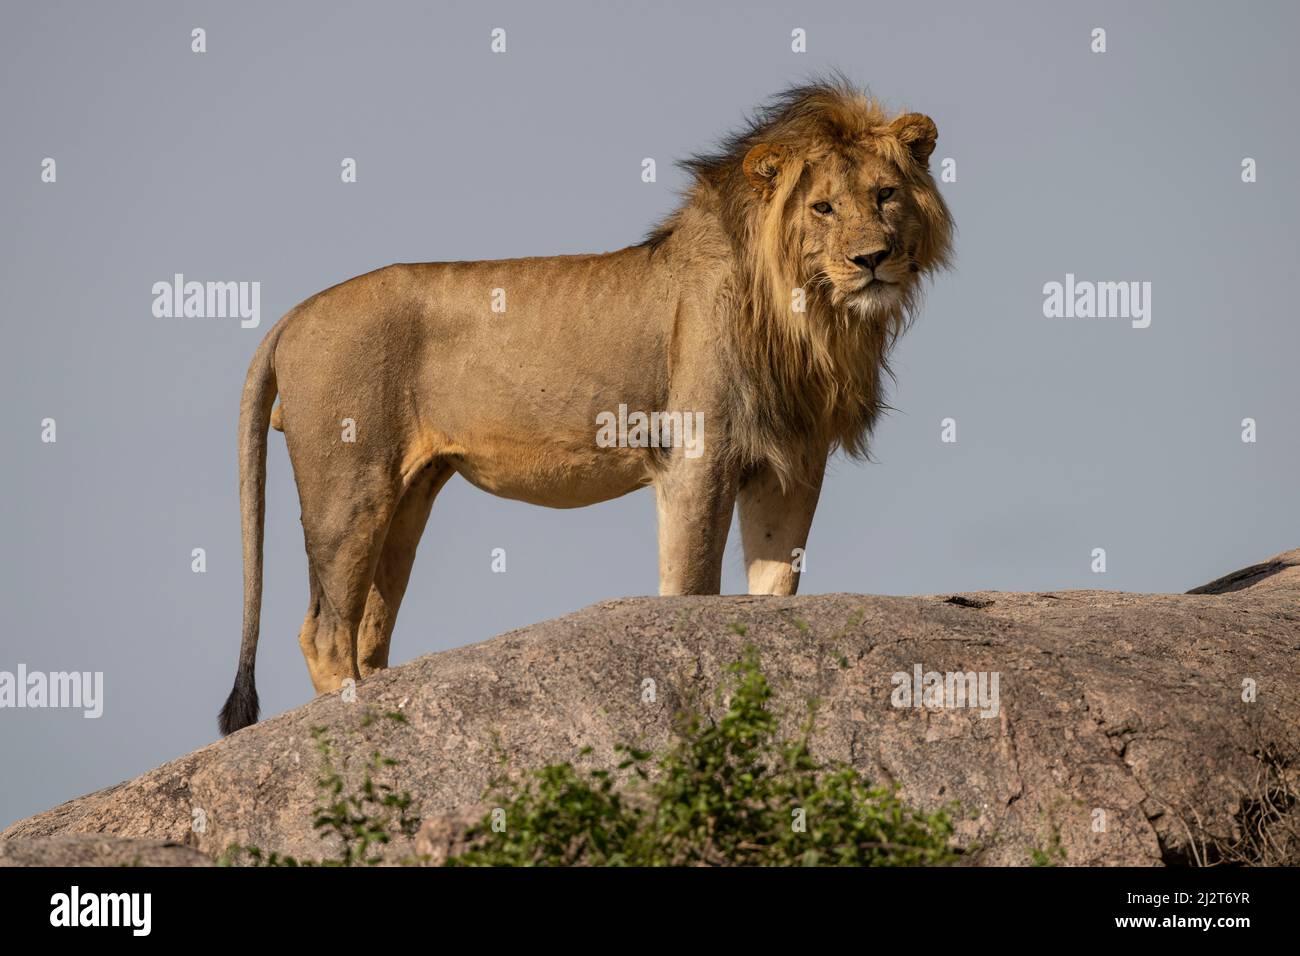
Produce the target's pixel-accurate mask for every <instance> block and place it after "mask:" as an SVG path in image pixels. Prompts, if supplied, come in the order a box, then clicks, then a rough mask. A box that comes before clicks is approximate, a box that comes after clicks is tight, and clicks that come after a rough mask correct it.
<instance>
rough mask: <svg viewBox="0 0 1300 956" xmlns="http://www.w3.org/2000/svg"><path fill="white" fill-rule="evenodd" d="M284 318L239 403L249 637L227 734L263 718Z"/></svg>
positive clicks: (225, 721) (223, 718)
mask: <svg viewBox="0 0 1300 956" xmlns="http://www.w3.org/2000/svg"><path fill="white" fill-rule="evenodd" d="M282 328H283V323H280V324H279V325H278V326H277V327H276V328H274V329H272V330H271V332H270V333H269V334H268V335H267V336H266V338H264V339H263V340H262V344H261V345H259V346H258V347H257V351H256V352H255V353H253V361H252V363H251V364H250V365H249V367H248V377H247V378H245V379H244V394H243V397H242V398H241V399H240V403H239V514H240V518H241V524H242V535H243V545H244V636H243V640H242V641H241V642H240V645H239V669H238V670H237V671H236V672H235V686H234V687H233V688H232V689H231V691H230V696H229V697H228V698H226V705H225V706H224V707H222V708H221V714H220V716H219V717H218V718H217V722H218V725H219V726H220V727H221V732H222V734H233V733H234V732H235V731H236V730H239V729H240V728H243V727H247V726H248V725H249V724H254V723H257V710H258V705H257V685H256V684H255V683H254V681H253V665H254V663H255V661H256V660H257V632H258V624H259V620H260V618H261V614H262V531H263V528H264V526H265V519H266V430H267V427H268V426H269V425H270V423H271V406H272V405H274V404H275V395H276V381H275V364H274V356H275V345H276V342H277V341H278V340H279V338H280V331H281V329H282Z"/></svg>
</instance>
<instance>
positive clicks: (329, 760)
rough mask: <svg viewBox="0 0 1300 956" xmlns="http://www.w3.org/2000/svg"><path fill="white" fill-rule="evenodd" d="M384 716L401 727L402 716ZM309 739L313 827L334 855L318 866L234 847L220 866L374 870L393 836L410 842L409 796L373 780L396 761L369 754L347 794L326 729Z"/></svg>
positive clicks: (413, 822)
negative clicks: (316, 758)
mask: <svg viewBox="0 0 1300 956" xmlns="http://www.w3.org/2000/svg"><path fill="white" fill-rule="evenodd" d="M384 716H386V717H388V718H389V719H392V720H398V721H400V722H401V723H405V722H406V718H405V717H404V716H403V715H401V714H386V715H384ZM373 719H374V718H373V715H370V714H367V715H366V720H365V722H364V723H363V726H365V725H368V724H369V723H370V722H371V721H372V720H373ZM312 737H313V738H314V739H315V741H316V752H317V753H318V754H319V755H320V764H321V772H320V776H319V777H318V778H317V779H316V789H317V792H318V794H319V796H318V797H317V802H316V807H315V810H314V813H315V818H314V820H313V821H312V826H313V827H315V829H316V832H317V833H318V834H319V835H320V838H321V839H322V840H328V839H329V838H330V837H331V836H332V837H336V838H337V840H338V854H337V855H336V856H334V857H332V858H327V859H323V860H309V859H298V858H296V857H292V856H282V855H280V854H279V853H275V852H271V853H266V852H263V851H262V850H261V849H260V848H259V847H255V846H241V845H239V844H234V845H232V846H230V847H229V848H228V849H227V850H226V852H225V854H224V855H223V856H222V858H221V860H220V863H221V864H222V865H223V866H241V865H244V866H375V865H376V864H379V863H382V862H383V856H382V855H381V853H380V851H381V849H382V848H383V847H385V846H387V845H388V843H389V842H390V841H391V840H392V838H393V836H394V835H395V834H400V835H401V836H403V837H406V838H407V839H410V838H411V837H413V836H415V831H416V830H417V829H419V826H420V820H419V818H418V817H417V816H416V815H415V813H414V810H413V802H412V799H411V795H410V794H409V793H407V792H405V791H402V792H400V793H399V792H398V791H397V790H396V789H394V788H393V786H392V785H391V784H388V783H385V782H383V781H382V780H379V779H377V778H378V777H379V775H380V773H381V772H383V771H386V770H388V769H389V768H392V767H396V766H398V761H396V760H392V759H389V758H388V757H384V756H381V755H380V754H379V753H378V752H374V753H372V754H371V755H370V758H369V759H368V760H367V761H366V765H365V768H364V771H363V774H362V780H361V786H360V788H358V789H356V790H354V791H351V792H349V791H348V790H347V787H346V781H345V780H344V777H343V773H342V772H341V771H340V770H339V769H338V767H337V766H336V765H335V760H334V747H333V745H332V744H331V743H330V741H329V738H327V737H326V736H325V728H324V727H316V728H313V730H312Z"/></svg>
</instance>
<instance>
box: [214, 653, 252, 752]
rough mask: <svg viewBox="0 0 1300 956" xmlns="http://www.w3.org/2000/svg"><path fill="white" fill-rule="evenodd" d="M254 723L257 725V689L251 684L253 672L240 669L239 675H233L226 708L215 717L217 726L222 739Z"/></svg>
mask: <svg viewBox="0 0 1300 956" xmlns="http://www.w3.org/2000/svg"><path fill="white" fill-rule="evenodd" d="M255 723H257V687H256V685H254V683H253V672H252V671H251V670H244V668H242V667H241V668H240V669H239V673H237V674H236V675H235V686H234V687H233V688H231V691H230V696H229V697H227V698H226V706H225V707H222V708H221V713H220V715H218V717H217V726H219V727H220V728H221V734H222V736H223V737H224V736H227V735H229V734H233V733H234V732H235V731H236V730H243V729H244V728H245V727H248V726H249V725H251V724H255Z"/></svg>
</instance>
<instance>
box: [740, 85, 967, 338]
mask: <svg viewBox="0 0 1300 956" xmlns="http://www.w3.org/2000/svg"><path fill="white" fill-rule="evenodd" d="M937 138H938V129H937V128H936V127H935V125H934V122H933V121H932V120H931V119H930V118H929V117H928V116H923V115H922V114H920V113H904V114H902V115H900V116H897V117H895V118H893V119H890V118H888V117H887V116H886V114H885V113H884V111H883V110H882V109H881V107H880V106H879V104H877V103H876V102H875V101H874V100H872V99H871V98H870V97H868V96H866V95H865V94H862V93H859V92H857V91H855V90H853V89H852V88H850V87H847V86H846V85H845V84H844V83H842V82H835V83H821V84H816V85H813V86H807V87H798V88H796V89H794V90H790V91H789V92H787V93H785V94H784V95H782V96H781V97H780V98H779V99H778V100H777V102H776V104H775V105H773V106H772V107H770V108H769V109H768V110H766V111H764V113H762V114H761V115H760V117H759V118H758V119H757V120H756V121H755V122H754V123H753V124H752V125H751V127H750V128H749V129H748V130H746V131H745V132H744V133H743V134H741V135H740V136H739V137H737V138H736V139H735V140H733V141H732V142H731V143H730V144H729V146H730V149H729V152H731V153H732V155H733V156H734V155H738V154H739V153H740V151H741V149H743V150H744V153H743V158H742V159H741V161H740V164H739V170H740V173H741V175H742V176H743V177H744V180H745V185H746V186H748V190H745V189H740V190H738V191H736V192H734V193H733V195H732V199H733V209H732V214H733V216H736V217H737V218H739V219H740V220H741V221H743V223H744V225H745V227H746V232H747V234H748V237H749V238H750V240H751V244H750V247H751V256H750V265H751V269H752V272H753V276H752V278H753V280H754V281H755V282H756V283H757V284H759V285H760V286H766V288H761V289H758V290H756V292H757V293H758V297H759V298H760V300H765V299H766V300H767V301H765V302H764V303H763V304H764V305H765V306H766V307H767V308H769V309H779V310H780V311H782V312H785V311H790V310H788V309H786V308H785V307H784V306H785V303H784V302H782V301H780V300H781V299H786V298H789V297H790V291H791V289H792V288H802V289H804V291H805V293H807V294H808V295H812V296H816V297H819V298H821V299H822V300H823V301H821V302H820V303H819V304H820V305H823V306H825V307H828V308H829V309H830V310H832V311H833V312H836V313H841V312H843V313H847V315H846V318H849V319H852V318H853V317H854V314H856V315H858V316H861V317H864V318H869V319H870V318H874V319H884V320H886V321H888V320H889V319H891V318H895V317H897V318H899V319H902V318H905V317H906V315H907V314H908V313H909V312H910V310H911V308H912V307H913V305H914V304H915V301H916V291H917V288H918V285H919V283H920V281H921V280H922V279H923V278H924V277H925V276H926V275H927V274H928V273H930V272H931V271H932V270H934V269H935V268H936V267H938V266H942V265H944V264H946V262H947V259H948V254H949V248H950V245H951V236H952V219H951V217H950V215H949V213H948V209H947V206H946V205H945V204H944V202H943V198H942V197H941V196H940V195H939V192H938V190H937V189H936V188H935V184H934V180H933V179H932V178H931V176H930V173H929V169H928V164H929V159H930V154H931V153H933V152H934V147H935V142H936V140H937ZM736 206H738V207H739V208H735V207H736ZM768 297H771V298H770V299H769V298H768ZM794 311H796V312H797V309H796V310H794Z"/></svg>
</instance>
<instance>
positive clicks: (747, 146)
mask: <svg viewBox="0 0 1300 956" xmlns="http://www.w3.org/2000/svg"><path fill="white" fill-rule="evenodd" d="M936 136H937V131H936V130H935V126H934V124H933V122H931V121H930V120H929V119H928V118H927V117H925V116H922V115H920V114H916V113H906V114H903V115H901V116H897V117H893V118H891V117H889V116H887V115H886V113H885V112H884V111H883V110H882V108H881V107H880V106H879V104H877V103H876V102H874V101H873V100H871V99H870V98H869V97H867V96H865V95H864V94H862V93H859V92H857V91H856V90H853V89H852V88H850V87H848V86H847V85H846V84H844V83H843V82H840V81H834V82H826V83H815V84H812V85H809V86H803V87H798V88H795V89H792V90H789V91H787V92H786V93H784V94H782V95H781V96H780V97H778V98H777V99H776V100H775V101H774V102H773V104H772V105H771V106H769V107H768V108H766V109H765V110H763V111H761V112H760V113H759V114H758V115H757V116H756V118H755V119H754V121H753V122H752V123H751V124H750V125H749V126H748V127H747V128H746V129H744V130H743V131H741V132H739V133H737V134H736V135H734V136H732V137H731V138H730V139H728V140H727V141H726V142H725V143H724V145H723V147H722V148H721V150H720V151H719V152H718V153H716V154H713V155H708V156H700V157H696V158H694V159H692V160H690V161H689V162H687V163H686V164H685V165H686V167H687V168H688V169H689V170H690V171H691V172H692V173H693V174H694V181H693V185H692V186H691V188H690V190H689V191H688V193H687V195H686V197H685V201H684V202H683V204H682V206H681V207H680V208H679V209H678V210H677V211H676V212H675V213H673V214H672V216H670V217H669V218H668V219H667V220H666V221H665V222H664V223H663V224H662V225H661V226H660V227H658V228H657V229H656V230H654V232H653V233H651V235H650V237H649V238H648V239H647V240H646V241H645V242H643V243H641V244H639V245H636V246H632V247H629V248H627V249H622V250H619V251H617V252H612V253H607V254H603V255H581V256H554V257H549V258H530V259H515V260H504V261H487V262H453V263H426V264H418V265H394V266H389V267H387V268H385V269H380V270H378V271H376V272H371V273H368V274H366V275H363V276H359V277H357V278H355V279H352V280H349V281H348V282H344V283H342V284H341V285H337V286H334V287H333V288H331V289H328V290H326V291H324V292H322V293H320V294H318V295H316V296H313V297H312V298H310V299H308V300H307V301H306V302H303V303H302V304H301V305H299V306H297V307H296V308H295V309H293V310H292V311H291V312H290V313H289V314H288V315H286V316H285V317H284V318H283V319H281V321H280V322H279V323H278V324H277V325H276V326H275V328H273V329H272V330H271V332H270V333H268V335H267V336H266V338H265V340H264V341H263V342H262V344H261V346H260V347H259V348H258V350H257V353H256V354H255V355H254V357H253V361H252V365H251V367H250V369H249V375H248V380H247V382H246V384H245V388H244V397H243V402H242V405H241V409H240V425H239V465H240V507H241V512H242V516H243V542H244V570H245V576H244V633H243V643H242V645H241V652H240V661H239V671H238V676H237V678H236V682H235V688H234V690H233V691H232V692H231V695H230V699H229V700H228V701H227V703H226V707H225V709H224V710H223V711H222V714H221V721H220V723H221V729H222V731H223V732H224V733H230V732H232V731H234V730H237V729H239V728H240V727H243V726H246V725H247V724H249V723H252V722H253V721H254V720H256V718H257V697H256V691H255V690H254V683H253V662H254V657H255V655H256V647H257V635H258V619H259V615H260V604H261V560H262V558H261V550H262V548H261V546H262V528H263V520H264V486H265V474H266V437H267V428H268V426H269V425H271V424H274V425H275V427H277V428H280V429H281V430H282V431H283V432H284V436H285V441H286V443H287V445H288V450H289V456H290V460H291V461H292V464H293V470H294V475H295V477H296V479H297V484H298V492H299V497H300V499H301V504H302V523H303V530H304V536H305V539H306V548H307V557H308V575H309V581H310V586H311V600H310V604H309V607H308V612H307V617H306V619H305V621H304V623H303V628H302V631H301V634H300V635H299V643H300V645H301V647H302V650H303V654H304V656H305V658H306V660H307V666H308V670H309V672H310V674H311V678H312V683H313V685H314V686H315V688H316V691H317V692H318V693H323V692H326V691H331V690H335V689H337V688H338V687H339V686H340V685H341V684H342V682H343V681H345V680H347V679H349V678H360V677H363V676H365V675H366V674H369V673H372V672H374V671H375V670H378V669H380V668H383V667H386V666H387V663H388V647H389V640H390V638H391V636H392V629H393V624H394V622H395V621H396V617H397V611H398V608H399V606H400V604H401V600H402V596H403V594H404V592H405V590H406V584H407V579H408V577H409V574H410V570H411V564H412V562H413V561H414V558H415V549H416V545H417V543H418V541H419V539H420V536H421V534H422V532H423V530H424V525H425V522H426V520H427V518H428V515H429V510H430V507H431V506H432V504H433V500H434V497H435V496H436V494H437V492H438V491H439V489H441V487H442V485H443V484H444V483H445V482H446V481H447V480H448V478H450V477H451V476H452V475H453V474H460V475H461V476H463V477H464V478H466V479H467V480H469V481H470V482H471V483H473V484H474V485H476V486H478V487H479V488H482V489H484V490H486V491H490V492H492V493H493V494H497V495H501V496H503V497H508V498H516V499H519V500H523V501H529V502H533V503H536V504H541V505H548V506H551V507H560V508H570V507H580V506H583V505H588V504H593V503H595V502H598V501H604V500H608V499H610V498H615V497H618V496H620V495H624V494H627V493H628V492H631V491H634V490H636V489H637V488H640V487H642V486H646V485H650V486H653V487H654V489H655V495H656V500H657V504H658V512H659V589H660V592H661V593H663V594H683V593H695V594H709V593H713V594H716V593H717V592H718V590H719V587H720V583H721V566H722V552H723V547H724V545H725V542H726V538H727V532H728V529H729V528H730V523H731V515H732V511H733V508H734V507H735V506H736V505H737V503H738V504H739V510H740V518H741V535H742V541H743V545H744V550H745V560H746V566H747V573H748V578H749V590H750V593H755V594H793V593H794V592H795V589H796V588H797V586H798V571H797V570H796V569H795V568H796V566H797V565H795V564H794V563H793V559H794V556H795V554H796V553H797V549H802V548H804V547H805V545H806V542H807V536H808V530H809V527H810V526H811V523H812V517H813V512H814V510H815V508H816V504H817V498H818V495H819V493H820V488H821V481H822V476H823V473H824V470H825V466H826V459H827V457H828V456H829V455H830V454H831V453H832V452H833V451H834V450H835V449H836V448H842V449H843V450H844V451H846V452H847V453H849V454H851V455H861V454H863V453H865V450H866V441H867V438H868V436H869V434H870V431H871V428H872V425H873V424H874V422H875V420H876V418H877V416H878V414H879V411H880V409H881V407H882V381H881V379H882V374H883V373H884V372H886V371H887V365H886V358H887V355H888V353H889V350H890V347H891V346H892V344H893V343H894V341H895V340H896V338H897V337H898V335H899V334H900V333H901V332H902V330H903V329H904V327H905V326H906V324H907V322H908V320H909V319H910V317H911V315H912V314H913V311H914V310H915V308H916V306H917V304H918V301H919V296H920V289H921V282H922V281H923V280H924V278H925V277H926V276H927V275H929V274H930V273H932V272H933V271H934V270H935V269H937V268H939V267H942V266H944V265H946V264H947V262H948V257H949V249H950V242H951V234H952V223H951V219H950V217H949V214H948V210H947V208H946V206H945V205H944V202H943V199H942V198H941V197H940V195H939V193H938V190H937V189H936V188H935V185H934V181H933V179H932V178H931V176H930V173H929V171H928V160H929V157H930V154H931V152H932V151H933V149H934V143H935V137H936ZM496 290H501V291H500V292H498V291H496ZM502 294H504V304H505V311H504V312H498V311H493V304H494V302H496V303H500V301H501V299H500V296H501V295H502ZM799 297H802V298H803V300H804V303H803V310H802V311H798V310H797V308H796V306H797V304H798V302H797V300H798V298H799ZM277 394H278V395H279V399H280V405H279V406H278V407H276V408H275V414H274V416H273V415H272V405H273V403H274V400H275V397H276V395H277ZM620 404H622V405H626V406H627V408H628V409H629V410H630V411H643V412H646V413H649V412H653V411H660V412H666V411H677V412H686V413H694V412H703V413H704V421H705V432H704V441H703V446H702V454H700V455H699V456H698V457H689V456H687V455H685V454H684V453H683V449H681V448H668V449H660V448H640V447H631V448H621V447H611V448H606V447H599V446H598V444H597V441H596V434H597V415H598V414H600V413H603V412H614V411H615V410H616V409H617V408H618V406H619V405H620ZM349 421H350V422H351V423H353V425H352V426H351V427H352V428H354V429H355V440H354V441H345V440H344V434H345V429H347V428H348V427H349V426H348V424H347V423H348V422H349Z"/></svg>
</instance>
